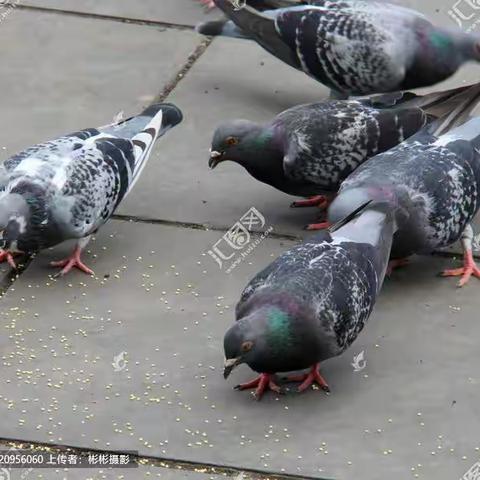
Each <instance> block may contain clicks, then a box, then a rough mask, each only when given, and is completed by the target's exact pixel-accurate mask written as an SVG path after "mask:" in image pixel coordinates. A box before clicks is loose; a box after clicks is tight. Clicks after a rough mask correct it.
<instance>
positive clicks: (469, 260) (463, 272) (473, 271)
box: [442, 250, 480, 288]
mask: <svg viewBox="0 0 480 480" xmlns="http://www.w3.org/2000/svg"><path fill="white" fill-rule="evenodd" d="M472 276H474V277H476V278H478V279H480V268H478V266H477V264H476V263H475V260H474V259H473V253H472V251H471V250H469V251H467V252H465V257H464V260H463V267H461V268H454V269H452V270H445V271H444V272H442V277H462V278H461V279H460V281H459V282H458V284H457V286H458V287H459V288H461V287H463V286H465V285H466V284H467V283H468V282H469V280H470V278H472Z"/></svg>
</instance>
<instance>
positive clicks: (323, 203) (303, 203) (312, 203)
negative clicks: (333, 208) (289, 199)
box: [290, 195, 330, 210]
mask: <svg viewBox="0 0 480 480" xmlns="http://www.w3.org/2000/svg"><path fill="white" fill-rule="evenodd" d="M329 204H330V200H329V198H328V197H326V196H325V195H315V196H314V197H311V198H309V199H308V200H298V201H296V202H293V203H291V204H290V207H291V208H305V207H318V208H320V209H322V210H326V209H327V208H328V205H329Z"/></svg>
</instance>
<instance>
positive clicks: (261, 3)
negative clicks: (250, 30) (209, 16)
mask: <svg viewBox="0 0 480 480" xmlns="http://www.w3.org/2000/svg"><path fill="white" fill-rule="evenodd" d="M197 1H199V2H200V3H201V4H202V5H204V6H205V7H206V8H207V10H211V9H212V8H215V2H214V0H197ZM314 1H315V0H311V1H310V2H308V1H302V0H248V1H247V0H232V2H233V6H234V7H235V8H242V7H243V6H244V5H246V4H248V5H250V6H252V7H254V8H256V9H257V10H260V11H262V10H269V9H274V8H282V7H287V6H290V5H303V4H308V3H312V2H314Z"/></svg>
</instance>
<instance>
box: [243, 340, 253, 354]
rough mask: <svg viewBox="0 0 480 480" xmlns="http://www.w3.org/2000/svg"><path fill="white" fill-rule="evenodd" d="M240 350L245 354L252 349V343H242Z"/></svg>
mask: <svg viewBox="0 0 480 480" xmlns="http://www.w3.org/2000/svg"><path fill="white" fill-rule="evenodd" d="M241 348H242V352H243V353H247V352H249V351H250V350H251V349H252V348H253V342H243V343H242V347H241Z"/></svg>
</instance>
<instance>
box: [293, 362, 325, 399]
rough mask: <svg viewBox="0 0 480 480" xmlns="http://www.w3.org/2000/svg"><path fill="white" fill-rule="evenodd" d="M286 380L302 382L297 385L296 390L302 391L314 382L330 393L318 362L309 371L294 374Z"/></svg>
mask: <svg viewBox="0 0 480 480" xmlns="http://www.w3.org/2000/svg"><path fill="white" fill-rule="evenodd" d="M287 381H289V382H302V383H301V385H300V386H299V387H298V389H297V391H298V392H299V393H300V392H304V391H305V390H307V388H310V387H311V386H312V385H314V384H315V383H316V384H317V385H318V386H319V387H320V388H321V389H322V390H323V391H324V392H327V393H330V387H329V386H328V383H327V382H326V381H325V379H324V378H323V377H322V375H321V374H320V364H319V363H317V364H315V365H314V366H313V367H312V368H311V370H310V372H309V373H305V374H303V375H294V376H290V377H287Z"/></svg>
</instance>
